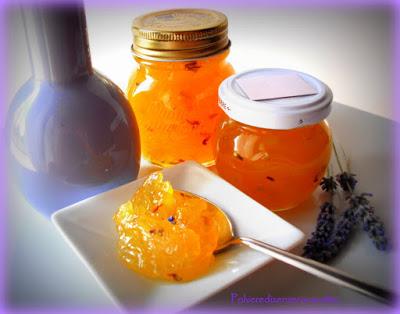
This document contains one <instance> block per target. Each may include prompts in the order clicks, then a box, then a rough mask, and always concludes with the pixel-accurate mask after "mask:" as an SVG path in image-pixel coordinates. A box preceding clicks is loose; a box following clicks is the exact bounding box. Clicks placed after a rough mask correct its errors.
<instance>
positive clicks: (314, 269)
mask: <svg viewBox="0 0 400 314" xmlns="http://www.w3.org/2000/svg"><path fill="white" fill-rule="evenodd" d="M179 192H181V193H184V194H188V195H190V196H194V197H198V198H201V199H203V200H204V201H206V202H207V203H208V204H210V205H212V206H214V207H215V208H216V209H217V210H218V211H219V213H220V214H221V215H222V216H223V217H225V220H226V228H228V229H230V235H229V234H228V235H227V237H226V238H225V239H220V241H219V243H218V247H217V249H216V250H215V251H214V254H218V253H221V252H223V251H225V250H227V249H228V248H230V247H232V246H233V245H236V244H244V245H246V246H248V247H250V248H252V249H255V250H257V251H259V252H261V253H264V254H267V255H269V256H271V257H273V258H275V259H277V260H280V261H281V262H284V263H286V264H289V265H292V266H294V267H296V268H298V269H301V270H303V271H305V272H307V273H309V274H311V275H314V276H316V277H318V278H321V279H324V280H326V281H329V282H331V283H333V284H336V285H339V286H342V287H346V288H348V289H350V290H353V291H356V292H358V293H360V294H363V295H365V296H367V297H370V298H372V299H375V300H377V301H379V302H382V303H386V304H392V302H393V301H394V295H393V293H392V292H390V291H388V290H385V289H383V288H380V287H377V286H374V285H371V284H368V283H366V282H362V281H360V280H358V279H356V278H354V277H352V276H350V275H348V274H346V273H345V272H342V271H340V270H338V269H336V268H333V267H330V266H327V265H325V264H322V263H319V262H316V261H313V260H310V259H307V258H304V257H301V256H298V255H295V254H293V253H290V252H288V251H285V250H282V249H279V248H277V247H275V246H273V245H270V244H267V243H265V242H262V241H258V240H255V239H252V238H247V237H241V236H236V235H235V233H234V230H233V227H232V223H231V221H230V219H229V217H228V216H227V215H226V213H225V212H224V211H223V210H222V209H220V208H219V207H218V206H217V205H215V204H214V203H212V202H210V201H209V200H208V199H206V198H204V197H201V196H199V195H196V194H194V193H191V192H187V191H179Z"/></svg>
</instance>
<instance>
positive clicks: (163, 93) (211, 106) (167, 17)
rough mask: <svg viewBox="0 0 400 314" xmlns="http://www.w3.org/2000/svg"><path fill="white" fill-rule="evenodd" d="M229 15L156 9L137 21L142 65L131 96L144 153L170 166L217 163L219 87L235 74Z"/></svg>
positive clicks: (138, 60)
mask: <svg viewBox="0 0 400 314" xmlns="http://www.w3.org/2000/svg"><path fill="white" fill-rule="evenodd" d="M227 26H228V22H227V18H226V16H225V15H224V14H222V13H220V12H216V11H211V10H200V9H178V10H168V11H159V12H154V13H150V14H147V15H143V16H140V17H138V18H136V19H135V20H134V22H133V34H134V41H133V45H132V51H133V53H134V59H135V60H136V63H137V69H136V70H134V72H133V73H132V76H131V78H130V81H129V84H128V90H127V94H128V99H129V101H130V103H131V105H132V107H133V110H134V112H135V115H136V118H137V122H138V125H139V129H140V137H141V147H142V156H143V157H144V158H145V159H147V160H149V161H150V162H151V163H153V164H156V165H160V166H164V167H165V166H170V165H174V164H177V163H180V162H183V161H185V160H195V161H197V162H199V163H202V164H203V165H206V166H209V165H212V164H213V163H214V160H215V157H214V147H215V142H216V131H217V129H218V125H219V123H220V122H221V117H222V116H223V111H222V110H221V109H220V108H219V107H218V105H217V99H218V86H219V84H220V83H221V82H222V81H223V80H224V79H225V78H227V77H228V76H230V75H231V74H233V68H232V66H231V65H230V64H229V63H228V62H227V60H226V59H227V56H228V54H229V46H230V41H229V39H228V35H227Z"/></svg>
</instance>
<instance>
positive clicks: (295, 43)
mask: <svg viewBox="0 0 400 314" xmlns="http://www.w3.org/2000/svg"><path fill="white" fill-rule="evenodd" d="M214 2H215V3H212V2H211V1H206V2H203V5H202V7H205V8H212V9H217V10H220V11H222V12H224V13H225V14H226V15H227V16H228V19H229V33H230V38H231V40H232V48H231V54H230V61H231V63H232V64H233V66H234V67H235V69H236V70H237V71H242V70H246V69H252V68H258V67H284V68H291V69H295V70H300V71H304V72H307V73H309V74H312V75H314V76H316V77H318V78H320V79H321V80H323V81H324V82H325V83H327V84H328V85H329V86H330V87H331V89H332V91H333V93H334V99H335V101H337V102H340V103H343V104H346V105H349V106H353V107H356V108H359V109H361V110H364V111H368V112H371V113H374V114H377V115H380V116H383V117H387V118H392V101H391V91H392V86H391V84H392V79H391V78H392V71H391V66H392V65H391V53H392V47H391V45H392V40H391V39H392V34H391V33H392V18H393V16H392V12H391V10H390V8H389V7H365V8H361V7H353V8H351V7H346V8H340V7H321V8H309V7H298V8H293V7H282V8H279V7H269V6H267V5H264V6H262V5H258V6H257V7H254V6H253V7H247V6H246V5H245V4H246V1H236V2H234V4H233V2H232V3H231V4H229V2H228V1H224V2H220V3H217V1H214ZM179 6H181V7H190V6H194V7H198V6H199V4H198V3H197V4H194V3H193V2H192V1H174V3H173V4H172V5H171V4H169V3H168V1H147V3H145V2H144V1H135V2H133V3H132V4H131V5H127V4H125V5H124V6H123V7H121V6H114V7H113V6H110V5H109V6H93V5H87V7H86V9H87V22H88V31H89V40H90V47H91V53H92V60H93V65H94V67H95V68H96V69H98V70H99V71H100V72H102V73H103V74H105V75H106V76H108V77H109V78H111V79H112V80H113V81H114V82H115V83H117V84H118V85H119V86H120V87H121V88H122V89H123V90H125V88H126V84H127V80H128V77H129V75H130V73H131V71H132V69H133V67H134V61H133V59H132V56H131V53H130V45H131V40H132V35H131V29H130V28H131V22H132V19H133V18H134V17H135V16H137V15H140V14H142V13H145V12H149V11H152V10H159V9H167V8H171V7H179ZM10 16H11V18H10V19H9V26H10V27H9V35H10V37H9V39H10V40H9V42H10V45H9V55H10V63H9V64H10V69H11V70H12V71H11V72H10V75H9V76H10V80H9V83H10V86H9V91H10V93H9V99H10V100H11V98H12V96H13V95H14V93H15V91H16V90H17V89H18V88H19V86H20V85H21V84H22V83H23V82H24V81H25V80H26V79H27V78H28V77H29V76H30V68H29V62H28V55H27V48H26V44H25V38H24V31H23V27H22V21H21V18H20V16H19V15H18V14H13V15H10Z"/></svg>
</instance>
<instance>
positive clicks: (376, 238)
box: [349, 193, 389, 251]
mask: <svg viewBox="0 0 400 314" xmlns="http://www.w3.org/2000/svg"><path fill="white" fill-rule="evenodd" d="M371 196H372V194H369V193H362V194H360V195H352V196H351V197H349V203H350V204H352V206H353V210H354V213H355V217H356V218H357V221H358V223H359V224H360V225H361V227H362V229H363V230H364V231H365V232H367V234H368V236H369V238H370V239H371V240H372V243H373V244H374V246H375V247H376V248H377V249H378V250H380V251H384V250H386V249H387V248H388V243H389V241H388V239H387V237H386V233H385V227H384V225H383V223H382V221H381V220H380V219H379V217H378V216H377V215H376V214H375V209H374V207H372V206H371V204H370V202H369V199H368V198H367V197H371Z"/></svg>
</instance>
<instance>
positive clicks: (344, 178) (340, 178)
mask: <svg viewBox="0 0 400 314" xmlns="http://www.w3.org/2000/svg"><path fill="white" fill-rule="evenodd" d="M355 176H356V175H355V174H352V173H348V172H346V171H345V172H342V173H340V174H338V175H337V176H336V180H337V182H339V185H340V187H341V188H342V189H343V191H345V192H352V191H354V188H355V187H356V184H357V180H356V179H355Z"/></svg>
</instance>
